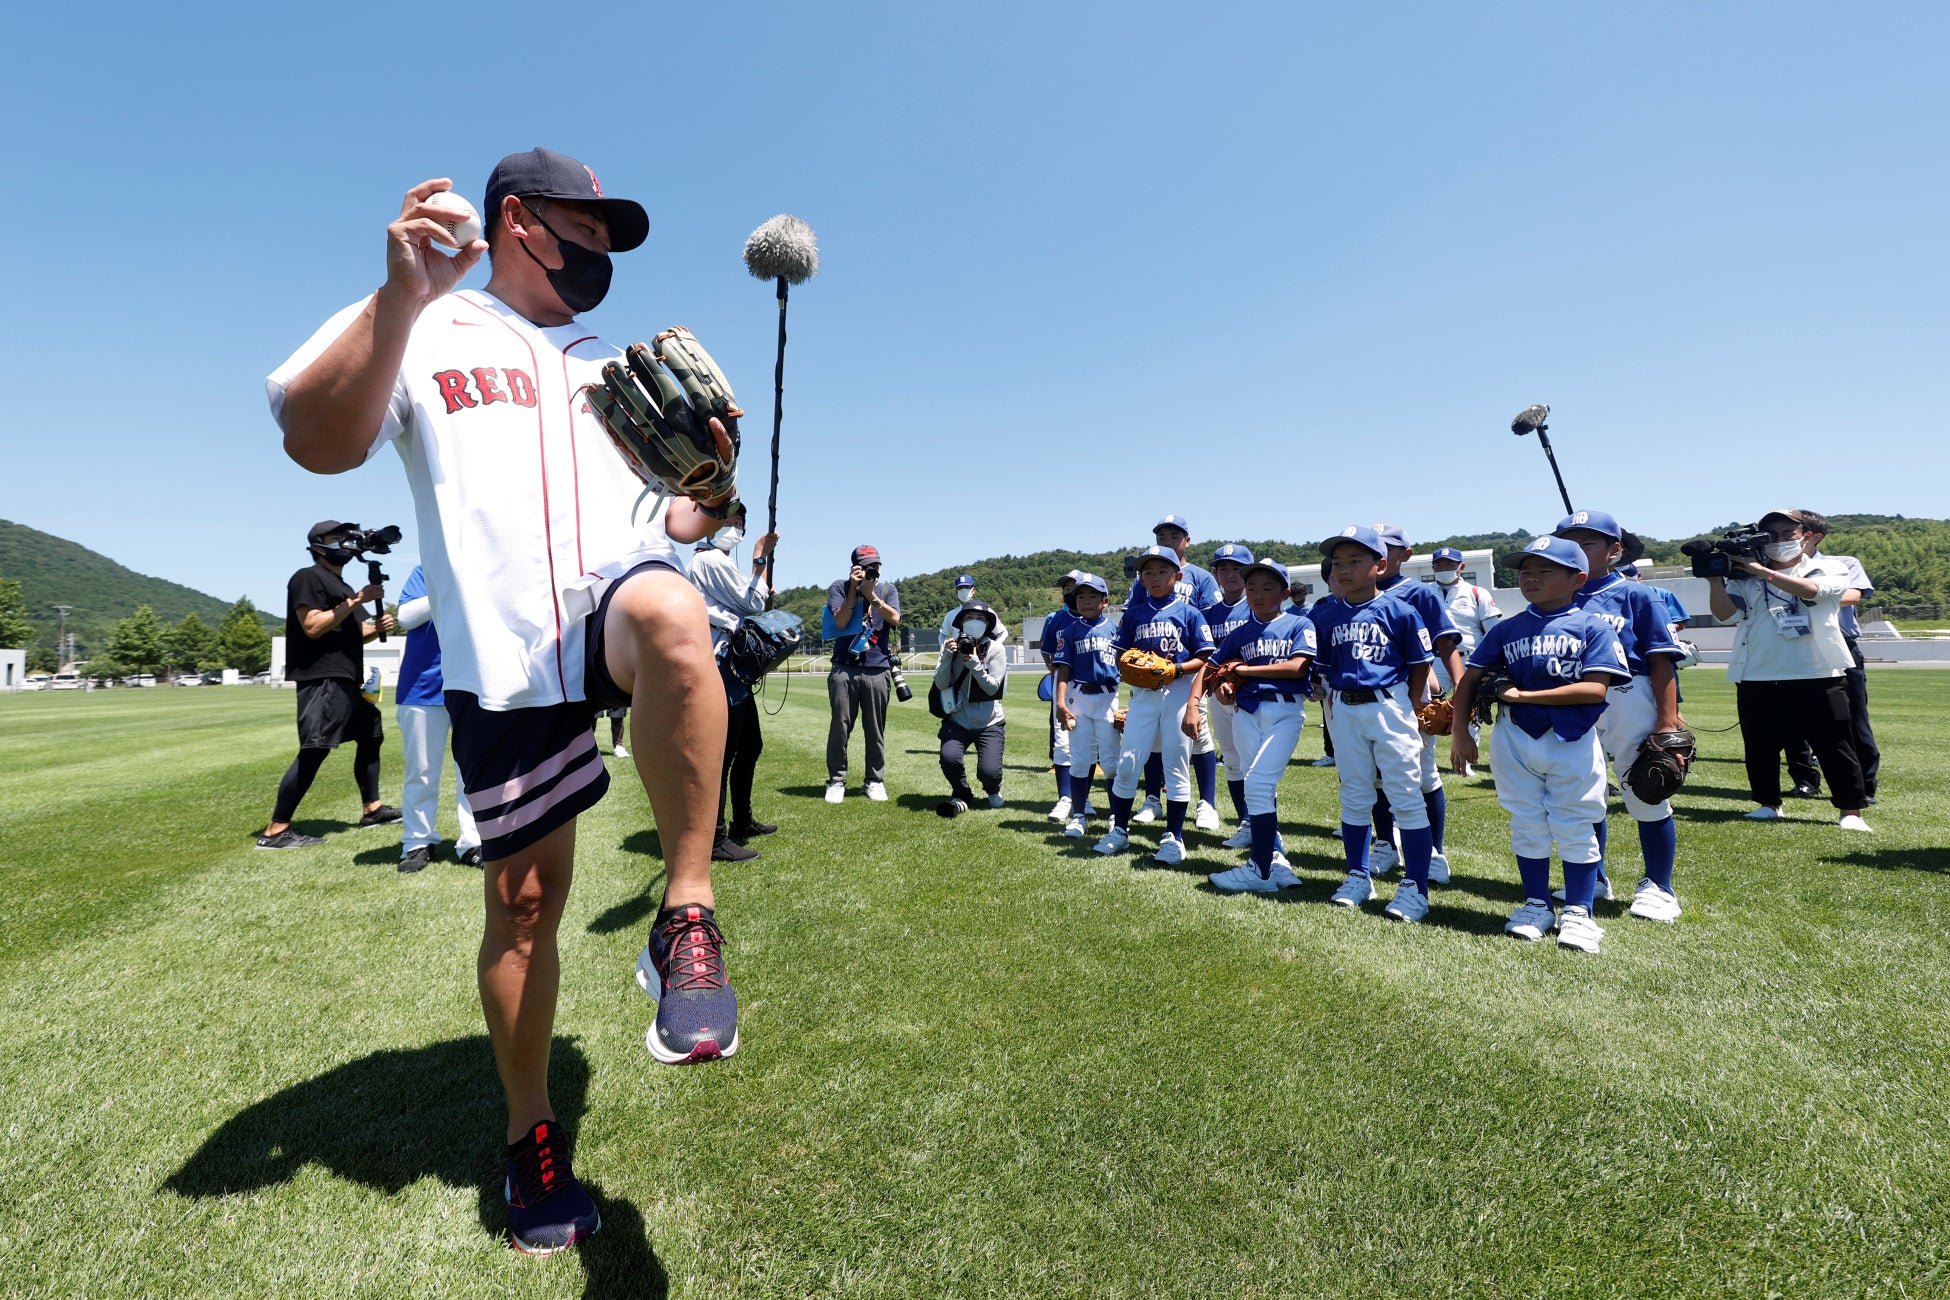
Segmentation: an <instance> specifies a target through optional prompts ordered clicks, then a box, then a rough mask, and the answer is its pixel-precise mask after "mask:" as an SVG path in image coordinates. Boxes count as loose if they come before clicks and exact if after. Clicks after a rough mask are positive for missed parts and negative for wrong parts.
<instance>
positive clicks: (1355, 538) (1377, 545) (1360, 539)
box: [1320, 524, 1388, 560]
mask: <svg viewBox="0 0 1950 1300" xmlns="http://www.w3.org/2000/svg"><path fill="white" fill-rule="evenodd" d="M1342 542H1353V543H1354V544H1355V545H1356V546H1360V547H1364V548H1366V549H1367V550H1370V551H1373V552H1374V553H1375V554H1376V555H1379V556H1380V557H1381V558H1382V559H1384V560H1385V559H1387V558H1388V546H1387V543H1385V542H1383V541H1382V540H1381V538H1380V537H1378V536H1376V534H1375V530H1374V529H1372V528H1363V527H1361V525H1359V524H1349V525H1348V526H1347V527H1345V528H1343V529H1341V531H1340V532H1338V533H1335V534H1334V535H1333V536H1332V537H1330V538H1328V539H1327V540H1326V541H1324V542H1322V543H1321V544H1320V553H1321V554H1322V555H1326V556H1332V555H1333V554H1334V548H1335V547H1336V546H1339V545H1340V544H1341V543H1342Z"/></svg>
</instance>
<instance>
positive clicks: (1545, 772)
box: [1490, 718, 1605, 862]
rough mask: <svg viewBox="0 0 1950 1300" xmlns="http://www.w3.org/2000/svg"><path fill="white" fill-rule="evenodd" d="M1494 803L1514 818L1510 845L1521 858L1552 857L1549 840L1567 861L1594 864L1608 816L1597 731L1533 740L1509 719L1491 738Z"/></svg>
mask: <svg viewBox="0 0 1950 1300" xmlns="http://www.w3.org/2000/svg"><path fill="white" fill-rule="evenodd" d="M1490 754H1491V761H1492V764H1493V767H1492V774H1493V775H1494V776H1495V778H1496V801H1497V802H1498V803H1499V804H1501V805H1503V811H1505V812H1507V813H1509V814H1510V847H1511V849H1512V850H1514V851H1515V853H1516V855H1517V856H1518V857H1520V858H1548V857H1549V856H1550V855H1551V841H1552V840H1556V841H1557V852H1558V856H1559V857H1561V858H1563V860H1564V861H1566V862H1596V861H1597V860H1598V856H1599V854H1598V832H1597V829H1596V825H1597V823H1598V822H1599V821H1601V820H1603V818H1604V815H1605V751H1604V749H1603V747H1602V746H1601V745H1599V743H1598V733H1597V731H1596V730H1592V731H1587V732H1586V733H1585V734H1584V735H1583V736H1580V737H1579V738H1578V739H1576V740H1559V739H1558V738H1557V733H1556V732H1554V731H1547V732H1545V733H1544V734H1543V736H1542V737H1541V738H1538V739H1535V740H1533V739H1531V738H1530V737H1529V736H1527V735H1525V734H1524V731H1523V728H1521V727H1519V726H1517V724H1516V723H1514V722H1511V721H1510V720H1509V719H1507V718H1506V719H1504V720H1503V722H1502V724H1501V725H1499V726H1498V727H1497V729H1496V730H1495V731H1494V732H1492V733H1491V735H1490Z"/></svg>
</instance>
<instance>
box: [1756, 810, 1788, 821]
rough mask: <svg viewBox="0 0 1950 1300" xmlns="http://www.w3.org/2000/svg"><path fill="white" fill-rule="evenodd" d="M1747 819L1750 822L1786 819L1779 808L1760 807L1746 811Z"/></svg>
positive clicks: (1785, 815)
mask: <svg viewBox="0 0 1950 1300" xmlns="http://www.w3.org/2000/svg"><path fill="white" fill-rule="evenodd" d="M1747 820H1748V821H1750V822H1783V821H1786V820H1787V814H1786V813H1784V812H1782V811H1781V810H1780V809H1779V808H1767V807H1760V808H1756V809H1754V810H1753V811H1752V812H1750V813H1748V814H1747Z"/></svg>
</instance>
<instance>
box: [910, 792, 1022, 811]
mask: <svg viewBox="0 0 1950 1300" xmlns="http://www.w3.org/2000/svg"><path fill="white" fill-rule="evenodd" d="M880 797H881V798H883V799H885V798H886V797H887V796H886V795H885V794H883V795H881V796H880ZM1001 806H1002V792H1001V791H1000V790H997V791H996V792H995V793H994V794H992V795H990V796H989V807H991V808H1000V807H1001Z"/></svg>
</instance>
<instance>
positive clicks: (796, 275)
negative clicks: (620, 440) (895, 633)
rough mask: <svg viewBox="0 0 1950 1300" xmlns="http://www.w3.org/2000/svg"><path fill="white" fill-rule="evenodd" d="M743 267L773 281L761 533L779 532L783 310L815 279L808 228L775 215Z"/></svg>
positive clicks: (750, 243) (773, 592) (770, 563)
mask: <svg viewBox="0 0 1950 1300" xmlns="http://www.w3.org/2000/svg"><path fill="white" fill-rule="evenodd" d="M745 267H746V269H747V270H749V271H750V272H751V273H752V275H754V276H755V277H757V278H758V279H760V280H772V281H776V282H777V284H778V290H779V352H778V360H777V362H776V363H775V364H774V365H773V367H772V489H771V495H770V497H769V499H768V501H767V503H766V510H765V531H766V533H767V534H771V533H776V532H778V530H779V428H780V424H781V422H782V420H783V418H784V415H785V308H786V298H787V293H788V290H789V288H790V286H792V285H795V284H803V283H804V282H805V281H807V280H810V279H812V278H813V276H815V275H817V274H819V245H818V243H817V241H815V239H814V238H813V232H812V227H811V226H808V225H807V224H806V223H805V222H803V221H801V220H799V218H797V217H794V216H790V215H788V214H785V213H780V214H779V215H778V216H776V217H773V218H772V219H771V220H770V221H768V222H766V223H765V224H764V225H762V226H760V227H759V228H758V229H757V230H754V231H752V233H751V237H750V238H748V239H747V240H746V241H745ZM777 560H778V548H777V544H776V543H775V544H774V546H773V549H772V551H771V552H770V553H768V554H767V555H766V557H765V574H766V577H767V579H768V582H767V588H768V590H767V593H766V596H765V608H767V609H771V608H772V602H773V600H774V599H775V598H776V596H777V587H778V584H777V583H776V582H772V581H770V579H771V577H772V575H773V573H774V565H775V564H776V563H777Z"/></svg>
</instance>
